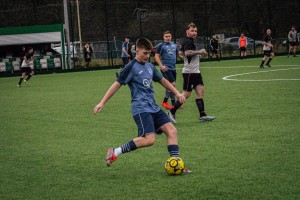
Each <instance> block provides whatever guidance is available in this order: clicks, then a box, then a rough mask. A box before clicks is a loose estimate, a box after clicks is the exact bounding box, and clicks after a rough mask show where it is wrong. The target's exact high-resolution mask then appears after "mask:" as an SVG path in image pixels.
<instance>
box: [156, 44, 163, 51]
mask: <svg viewBox="0 0 300 200" xmlns="http://www.w3.org/2000/svg"><path fill="white" fill-rule="evenodd" d="M161 50H162V43H159V44H158V45H157V46H156V53H157V54H161Z"/></svg>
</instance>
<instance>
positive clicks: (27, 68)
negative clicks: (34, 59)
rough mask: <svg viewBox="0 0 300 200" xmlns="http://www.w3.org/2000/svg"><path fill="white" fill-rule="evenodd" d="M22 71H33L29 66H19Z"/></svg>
mask: <svg viewBox="0 0 300 200" xmlns="http://www.w3.org/2000/svg"><path fill="white" fill-rule="evenodd" d="M21 70H22V73H24V72H26V73H30V72H32V71H33V69H31V67H21Z"/></svg>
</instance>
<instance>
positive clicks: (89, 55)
mask: <svg viewBox="0 0 300 200" xmlns="http://www.w3.org/2000/svg"><path fill="white" fill-rule="evenodd" d="M92 53H93V49H92V47H91V45H90V44H89V43H86V44H85V46H84V49H83V56H84V60H85V68H87V67H89V65H90V62H91V58H92Z"/></svg>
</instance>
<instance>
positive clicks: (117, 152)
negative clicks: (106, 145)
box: [114, 147, 122, 157]
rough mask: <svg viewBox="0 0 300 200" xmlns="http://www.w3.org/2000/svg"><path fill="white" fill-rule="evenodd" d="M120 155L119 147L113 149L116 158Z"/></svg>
mask: <svg viewBox="0 0 300 200" xmlns="http://www.w3.org/2000/svg"><path fill="white" fill-rule="evenodd" d="M121 153H122V149H121V147H118V148H115V149H114V154H115V155H116V156H117V157H118V156H119V155H120V154H121Z"/></svg>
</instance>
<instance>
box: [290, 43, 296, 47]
mask: <svg viewBox="0 0 300 200" xmlns="http://www.w3.org/2000/svg"><path fill="white" fill-rule="evenodd" d="M289 45H290V47H294V46H297V42H289Z"/></svg>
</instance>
